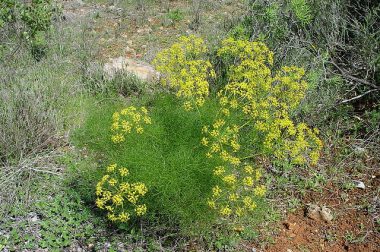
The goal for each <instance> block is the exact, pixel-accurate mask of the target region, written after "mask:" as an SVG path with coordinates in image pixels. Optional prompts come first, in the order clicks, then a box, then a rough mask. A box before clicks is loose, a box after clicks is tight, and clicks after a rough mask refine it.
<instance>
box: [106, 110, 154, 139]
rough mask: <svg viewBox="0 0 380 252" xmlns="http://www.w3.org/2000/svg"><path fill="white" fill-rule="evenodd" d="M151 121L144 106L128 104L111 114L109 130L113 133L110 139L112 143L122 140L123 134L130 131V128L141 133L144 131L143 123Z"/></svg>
mask: <svg viewBox="0 0 380 252" xmlns="http://www.w3.org/2000/svg"><path fill="white" fill-rule="evenodd" d="M151 123H152V119H151V118H150V117H149V116H148V110H147V109H146V108H145V107H141V108H136V107H134V106H130V107H127V108H125V109H122V110H121V111H119V112H115V113H114V114H113V115H112V126H111V130H112V132H113V135H112V136H111V140H112V142H114V143H121V142H124V141H125V134H128V133H131V132H132V130H135V131H136V133H138V134H142V133H143V132H144V128H143V125H144V124H145V125H146V124H151Z"/></svg>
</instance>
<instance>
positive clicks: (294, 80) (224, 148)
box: [201, 38, 322, 217]
mask: <svg viewBox="0 0 380 252" xmlns="http://www.w3.org/2000/svg"><path fill="white" fill-rule="evenodd" d="M218 55H219V56H220V57H221V58H223V59H225V60H226V61H227V62H233V63H231V65H230V67H229V68H228V70H227V78H228V82H227V84H226V85H225V87H224V88H223V89H222V90H221V91H219V92H218V98H219V104H220V111H219V113H218V115H217V117H216V118H217V119H216V120H215V121H214V123H213V124H212V125H210V126H204V127H203V130H202V132H203V134H204V137H203V138H202V140H201V144H202V145H204V146H206V147H207V149H208V151H207V154H206V156H207V157H208V158H218V159H221V160H222V161H224V166H217V167H215V169H214V175H215V176H216V177H218V178H219V183H218V185H216V186H215V187H214V188H213V190H212V195H211V197H210V198H209V199H208V205H209V206H210V207H211V208H212V209H216V210H217V211H218V212H219V213H220V214H221V215H222V216H230V217H233V216H235V217H240V216H242V215H243V214H245V213H248V212H249V211H252V210H254V209H255V208H256V203H255V201H254V197H263V196H264V195H265V193H266V188H265V186H264V185H259V184H258V181H259V180H260V177H261V172H260V169H253V167H252V166H250V165H247V164H243V161H244V160H245V158H241V157H239V155H241V151H240V150H241V149H242V147H241V145H240V143H239V135H240V134H242V133H241V132H242V131H243V130H244V131H245V132H255V134H254V135H257V136H258V137H257V138H255V136H253V138H254V139H252V143H253V145H256V146H254V148H255V150H252V152H251V154H255V155H257V156H259V157H263V158H265V157H266V158H268V157H270V158H272V157H273V156H274V157H275V158H279V159H283V160H284V159H285V160H290V161H291V162H293V163H294V164H304V163H306V162H310V163H312V164H315V163H316V162H317V160H318V158H319V152H320V150H321V148H322V142H321V140H320V139H319V138H318V137H317V134H318V131H317V130H311V129H310V128H308V127H307V126H306V125H305V124H304V123H300V124H294V123H293V121H292V120H291V119H290V114H291V112H292V111H293V110H294V109H295V108H296V107H297V106H298V105H299V103H300V102H301V100H302V99H303V98H304V96H305V92H306V89H307V83H306V82H305V81H304V75H305V72H304V70H303V69H302V68H298V67H295V66H291V67H282V68H281V69H280V71H278V72H277V73H276V74H273V72H272V70H271V68H272V66H273V52H271V51H270V50H269V49H268V47H267V46H266V45H265V44H264V43H261V42H249V41H242V40H235V39H233V38H228V39H226V40H224V41H223V42H222V47H221V48H220V49H219V50H218ZM231 115H243V118H242V119H239V120H238V121H239V123H238V125H236V124H231V123H227V121H229V120H228V118H230V117H231ZM240 118H241V117H240ZM232 121H234V120H232ZM234 123H236V120H235V121H234ZM245 134H246V133H245ZM257 146H261V147H257ZM244 147H248V146H244ZM245 152H247V150H245ZM268 155H271V156H268ZM253 161H254V160H253Z"/></svg>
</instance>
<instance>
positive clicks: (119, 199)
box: [112, 194, 124, 206]
mask: <svg viewBox="0 0 380 252" xmlns="http://www.w3.org/2000/svg"><path fill="white" fill-rule="evenodd" d="M123 200H124V199H123V196H121V195H120V194H115V195H114V196H113V197H112V202H113V203H114V204H115V205H116V206H120V205H121V204H123Z"/></svg>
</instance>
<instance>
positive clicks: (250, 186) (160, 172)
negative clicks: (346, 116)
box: [75, 36, 321, 234]
mask: <svg viewBox="0 0 380 252" xmlns="http://www.w3.org/2000/svg"><path fill="white" fill-rule="evenodd" d="M206 52H207V48H206V46H205V45H204V42H203V40H202V39H200V38H196V37H195V36H189V37H181V38H180V39H179V42H178V43H175V44H173V46H172V47H170V48H169V49H165V50H163V51H162V52H161V53H159V54H158V55H157V58H156V60H155V61H154V63H155V64H156V66H157V68H158V69H159V70H160V72H161V73H162V76H163V78H164V79H163V84H164V86H166V87H167V88H168V89H169V90H171V91H172V92H175V94H176V96H177V99H176V98H174V96H173V95H169V94H165V93H159V94H157V95H156V97H155V98H154V99H153V100H148V101H147V102H142V104H141V103H140V104H138V105H143V107H137V106H136V105H137V104H135V103H132V106H128V107H119V105H118V104H117V103H116V104H111V105H110V106H105V107H103V108H101V109H99V108H94V109H95V112H94V113H91V116H90V117H89V119H88V120H87V122H86V123H85V125H84V127H83V128H82V129H81V130H79V131H78V132H77V134H76V135H75V139H76V142H77V144H78V145H80V146H81V147H85V148H86V149H89V150H92V151H95V153H97V155H98V156H99V158H100V157H101V159H103V160H102V162H101V164H100V167H97V168H95V167H94V168H93V170H91V171H89V173H93V174H96V176H97V177H98V178H97V180H95V181H92V182H91V181H90V187H89V185H88V184H87V185H86V184H83V185H81V184H78V186H79V187H83V186H85V187H87V188H91V186H92V187H93V188H94V187H95V185H96V195H97V198H96V205H97V206H98V207H99V208H100V209H104V210H106V211H107V212H108V219H109V220H111V221H113V222H117V223H121V224H120V225H121V226H124V225H125V224H124V223H125V222H126V221H128V220H129V219H130V218H131V219H132V220H135V219H136V218H135V217H137V216H139V215H142V213H145V212H146V207H147V212H146V217H145V218H146V219H147V220H150V221H153V220H156V221H157V220H164V221H165V222H166V224H167V225H169V226H177V225H179V227H180V230H181V231H182V232H186V233H189V232H191V231H197V233H198V234H199V232H200V231H201V230H210V228H211V226H212V224H215V223H216V221H217V220H219V221H221V223H224V224H228V225H231V224H232V225H243V228H244V226H245V225H244V221H245V220H246V219H247V218H250V217H251V216H252V214H253V213H254V211H255V209H257V208H260V207H261V206H259V205H258V204H259V202H260V201H259V199H260V198H261V197H263V196H264V195H265V193H266V187H265V186H264V185H262V184H260V182H259V181H260V178H261V177H262V169H263V167H262V164H261V163H262V161H263V160H267V161H268V162H271V161H273V160H274V159H279V160H285V161H288V162H290V163H292V164H294V165H303V164H306V163H311V164H315V163H316V162H317V160H318V157H319V151H320V148H321V141H320V140H319V139H318V137H317V130H311V129H310V128H308V127H307V126H306V124H304V123H299V124H295V123H293V121H292V120H291V119H290V116H289V114H290V112H291V111H293V110H294V109H295V108H296V107H297V106H298V104H299V103H300V101H301V100H302V99H303V97H304V93H305V90H306V88H307V84H306V82H305V81H304V79H303V76H304V70H303V69H300V68H297V67H283V68H281V70H280V71H278V72H277V73H275V74H271V66H272V65H273V53H272V52H271V51H270V50H269V49H268V48H267V47H266V46H265V45H264V44H263V43H261V42H249V41H244V40H234V39H232V38H229V39H226V40H224V41H223V42H222V45H221V48H220V49H219V50H218V55H219V57H221V58H223V59H224V60H225V62H226V65H227V78H226V80H227V83H225V85H224V87H223V88H222V89H221V90H219V92H218V93H217V94H211V95H209V81H211V80H212V79H213V78H215V72H214V71H213V69H212V65H211V63H210V62H209V61H208V60H207V58H204V57H205V56H204V55H205V53H206ZM111 114H112V116H111ZM84 174H86V172H85V173H84ZM87 181H88V180H87ZM79 190H82V189H79ZM93 190H94V189H93ZM86 195H87V194H86ZM94 200H95V195H94V196H93V198H92V201H94ZM142 208H143V209H142Z"/></svg>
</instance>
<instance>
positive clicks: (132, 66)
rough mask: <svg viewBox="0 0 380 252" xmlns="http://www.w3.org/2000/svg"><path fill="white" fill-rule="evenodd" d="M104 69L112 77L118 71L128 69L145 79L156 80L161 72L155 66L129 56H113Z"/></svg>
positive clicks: (127, 70) (107, 75)
mask: <svg viewBox="0 0 380 252" xmlns="http://www.w3.org/2000/svg"><path fill="white" fill-rule="evenodd" d="M103 71H104V73H105V75H106V77H108V78H110V79H112V78H113V76H114V75H115V74H116V73H117V72H122V71H126V72H129V73H132V74H134V75H136V76H137V77H138V78H140V79H141V80H144V81H156V80H158V79H159V77H160V74H159V72H157V71H156V70H155V69H154V68H153V66H151V65H149V64H148V63H145V62H141V61H138V60H135V59H131V58H127V57H118V58H113V59H111V60H110V62H108V63H106V64H104V67H103Z"/></svg>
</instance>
